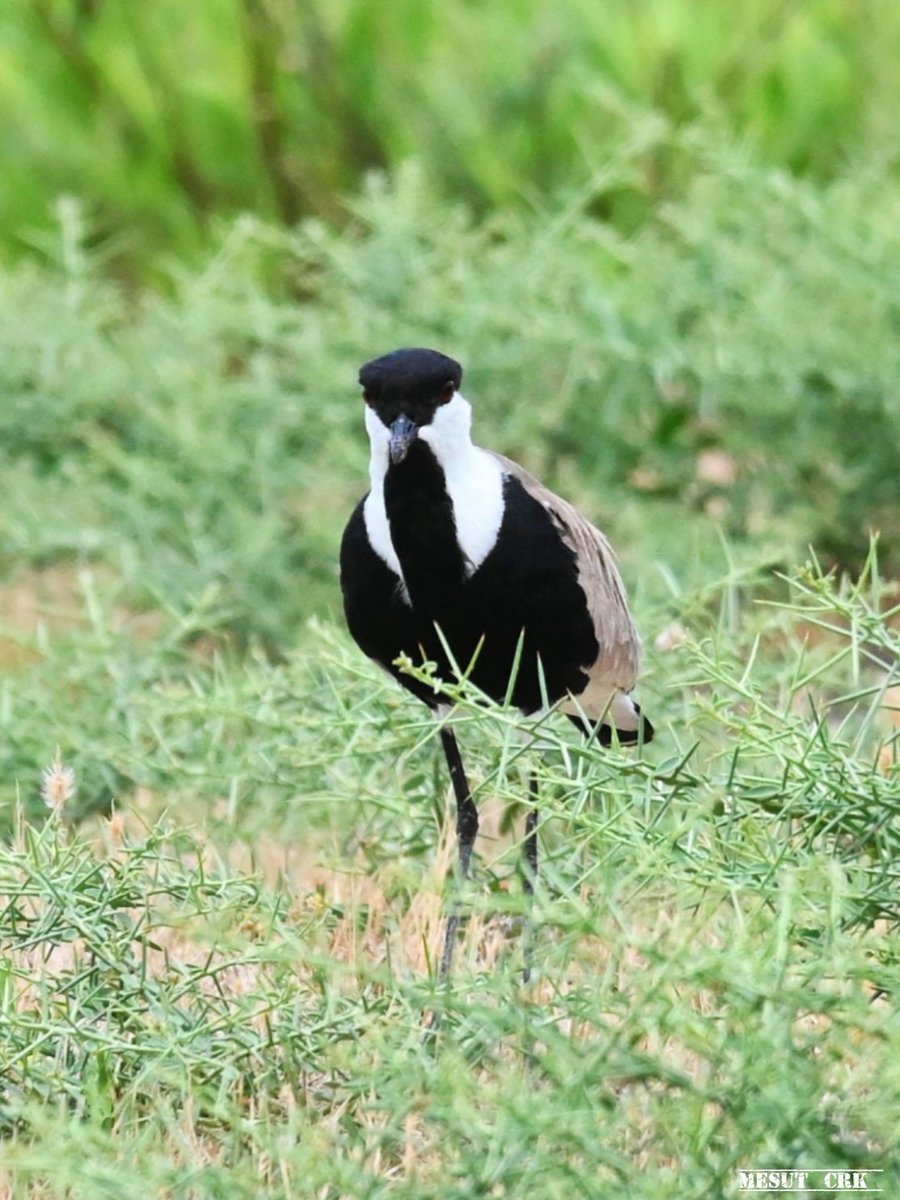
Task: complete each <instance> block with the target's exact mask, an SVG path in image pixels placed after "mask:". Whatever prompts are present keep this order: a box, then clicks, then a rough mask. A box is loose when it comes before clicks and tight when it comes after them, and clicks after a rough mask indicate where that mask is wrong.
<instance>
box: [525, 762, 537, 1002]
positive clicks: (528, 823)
mask: <svg viewBox="0 0 900 1200" xmlns="http://www.w3.org/2000/svg"><path fill="white" fill-rule="evenodd" d="M528 795H529V796H530V797H531V805H532V806H531V808H530V809H529V810H528V816H527V817H526V818H525V892H526V894H527V895H528V896H529V897H531V896H533V895H534V889H535V885H536V884H537V877H538V840H537V823H538V808H537V806H538V800H539V799H540V792H539V790H538V781H537V776H536V775H535V773H534V772H533V771H532V773H531V776H530V777H529V780H528ZM533 940H534V937H533V930H532V928H531V921H530V919H529V922H528V928H527V929H526V931H525V948H524V949H525V966H524V967H523V969H522V982H523V983H528V981H529V980H530V979H531V960H532V943H533Z"/></svg>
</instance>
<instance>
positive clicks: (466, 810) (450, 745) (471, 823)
mask: <svg viewBox="0 0 900 1200" xmlns="http://www.w3.org/2000/svg"><path fill="white" fill-rule="evenodd" d="M441 742H442V743H443V746H444V754H445V756H446V758H447V766H448V767H449V768H450V780H451V782H452V784H453V793H454V795H455V796H456V837H457V842H458V848H459V877H460V882H462V881H463V880H466V879H468V877H469V865H470V863H471V861H472V847H473V846H474V845H475V838H476V837H477V835H478V809H477V808H476V807H475V801H474V800H473V799H472V793H471V792H470V791H469V782H468V780H467V779H466V773H465V771H464V769H463V764H462V758H461V757H460V753H459V746H457V744H456V737H455V735H454V733H453V730H452V729H447V728H444V729H442V730H441ZM459 922H460V914H459V901H458V900H457V901H456V902H455V903H454V905H453V911H452V912H451V914H450V916H449V918H448V920H447V930H446V933H445V934H444V950H443V953H442V954H441V968H440V973H441V979H447V978H448V976H449V975H450V967H451V966H452V964H453V951H454V948H455V946H456V934H457V931H458V929H459Z"/></svg>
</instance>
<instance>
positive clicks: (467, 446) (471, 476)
mask: <svg viewBox="0 0 900 1200" xmlns="http://www.w3.org/2000/svg"><path fill="white" fill-rule="evenodd" d="M470 425H471V409H470V407H469V404H468V402H467V401H466V400H464V399H463V397H462V396H461V395H460V394H459V393H458V392H457V394H456V395H455V396H454V397H453V399H452V400H451V401H450V402H449V404H444V405H442V406H441V407H440V408H439V409H438V410H437V412H436V413H435V415H434V420H433V421H432V423H431V424H430V425H424V426H422V428H421V429H420V430H419V437H420V438H421V440H422V441H423V442H426V443H427V444H428V445H429V446H430V447H431V449H432V451H433V453H434V456H435V458H436V459H437V460H438V462H439V463H440V466H441V469H442V470H443V472H444V478H445V480H446V484H447V493H448V495H449V497H450V502H451V504H452V506H453V520H454V523H455V525H456V539H457V541H458V542H459V547H460V549H461V550H462V552H463V556H464V558H465V562H466V571H467V572H468V573H469V574H470V575H471V574H472V573H473V572H474V571H476V570H477V569H478V567H480V566H481V564H482V563H483V562H484V560H485V559H486V558H487V556H488V555H489V554H490V552H491V550H493V548H494V543H495V542H496V541H497V534H498V533H499V532H500V523H501V521H502V520H503V468H502V466H501V464H500V463H499V462H498V461H497V459H496V458H494V456H493V455H492V454H489V453H488V452H487V451H486V450H482V449H481V447H480V446H475V445H473V444H472V440H471V438H470V436H469V429H470ZM366 429H367V430H368V433H369V442H370V444H371V449H372V456H371V459H370V462H369V478H370V482H371V491H370V492H369V495H368V496H367V497H366V502H365V505H364V507H363V516H364V518H365V523H366V533H367V534H368V537H369V542H370V544H371V546H372V549H373V550H374V551H375V553H376V554H377V555H378V557H379V558H380V559H382V561H383V562H385V563H386V564H387V565H388V566H389V567H390V569H391V570H392V571H393V572H394V574H395V575H396V576H397V578H398V580H399V582H400V584H401V586H402V595H403V598H404V599H405V600H406V602H407V603H409V597H408V595H407V591H406V581H405V580H404V578H403V568H402V567H401V565H400V559H399V558H398V556H397V552H396V550H395V549H394V543H393V541H392V540H391V528H390V524H389V522H388V519H387V512H386V511H385V507H384V478H385V475H386V474H387V469H388V442H389V440H390V433H389V431H388V430H387V429H386V428H385V426H384V425H382V423H381V421H380V420H379V419H378V417H377V416H376V414H375V413H374V412H373V411H372V410H371V409H366Z"/></svg>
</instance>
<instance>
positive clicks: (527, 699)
mask: <svg viewBox="0 0 900 1200" xmlns="http://www.w3.org/2000/svg"><path fill="white" fill-rule="evenodd" d="M413 451H416V454H415V457H414V456H413ZM420 451H421V452H420ZM410 460H411V461H410ZM400 468H407V469H406V470H402V471H401V470H400ZM400 468H392V470H391V471H390V472H389V473H388V476H387V480H386V483H385V507H386V510H387V514H388V519H389V521H390V527H391V540H392V542H393V544H394V549H395V550H396V552H397V556H398V558H399V559H400V563H401V566H402V569H403V574H404V578H405V580H406V584H407V588H408V597H409V603H407V602H406V601H405V600H404V599H403V597H402V593H401V590H400V581H399V580H398V578H397V576H396V575H395V574H394V572H393V571H392V570H391V569H390V568H389V567H388V566H387V565H386V564H385V563H384V562H383V561H382V560H381V559H380V558H379V557H378V555H377V554H375V552H374V551H373V550H372V548H371V546H370V544H369V542H368V538H367V536H366V530H365V522H364V518H363V510H362V505H360V506H359V507H358V508H357V510H356V512H355V513H354V515H353V517H352V518H351V520H350V523H349V525H348V526H347V530H346V531H345V534H344V540H343V543H342V547H341V584H342V588H343V593H344V607H345V612H346V615H347V623H348V625H349V627H350V632H351V633H352V634H353V636H354V638H355V639H356V641H357V643H358V644H359V646H360V647H361V649H362V650H363V651H364V652H365V653H366V654H368V655H369V656H370V657H372V658H374V659H376V660H377V661H379V662H381V663H382V665H384V666H386V667H387V668H388V669H389V670H391V671H392V674H394V675H395V676H396V677H397V678H398V680H399V681H400V682H401V683H402V684H403V685H404V686H405V687H407V688H409V689H410V690H411V691H413V692H415V694H416V695H418V696H419V697H420V698H421V699H423V700H425V701H426V703H429V704H435V703H436V702H437V700H438V699H439V697H435V696H434V695H433V693H432V692H430V691H429V690H428V689H425V688H422V687H421V685H417V684H415V683H414V682H413V681H411V680H410V679H409V677H408V676H402V675H400V674H399V673H398V672H397V670H396V668H393V667H392V665H391V664H392V662H393V660H394V659H395V658H396V657H397V656H398V655H399V654H401V653H406V654H408V655H409V656H410V657H411V658H413V659H414V660H418V661H421V660H422V658H423V657H424V658H426V659H428V660H431V661H434V662H436V663H437V665H438V674H439V675H440V676H442V677H444V678H452V676H453V671H452V666H451V664H450V662H449V661H448V658H447V655H446V653H445V651H444V648H443V645H442V640H441V637H439V636H438V634H437V632H436V630H435V623H437V624H438V625H439V626H440V629H441V632H442V634H443V638H444V639H445V640H446V643H447V645H448V646H449V647H450V649H451V651H452V654H453V658H454V659H455V661H456V663H457V664H458V665H459V667H460V668H461V669H463V670H466V671H467V672H468V674H469V677H470V678H471V680H472V682H473V683H474V684H476V686H477V687H479V688H480V689H481V690H482V691H483V692H485V693H487V694H488V695H489V696H491V697H493V698H494V699H496V700H503V699H505V698H506V697H507V695H509V697H510V699H511V701H512V703H514V704H515V705H517V706H518V707H520V708H522V709H523V710H524V711H526V712H530V711H534V710H535V709H537V708H540V707H541V706H542V704H543V703H544V702H545V701H549V702H550V703H552V702H554V701H555V700H558V699H559V698H560V697H562V696H563V695H565V693H566V692H567V691H571V692H574V693H576V694H577V693H578V692H580V691H582V690H583V688H584V687H585V685H586V683H587V676H586V674H585V670H584V668H585V667H587V666H589V665H590V664H591V663H592V662H593V661H594V660H595V659H596V656H597V653H598V645H597V640H596V637H595V635H594V628H593V622H592V620H591V617H590V614H589V612H588V608H587V600H586V597H585V595H584V592H583V591H582V589H581V586H580V584H579V583H578V571H577V564H576V562H575V556H574V554H573V552H572V551H571V550H570V549H569V547H567V546H566V545H565V543H564V542H563V541H562V540H561V538H560V536H559V534H558V532H557V529H556V527H555V525H554V524H553V521H552V520H551V518H550V516H549V514H548V513H547V512H546V510H545V509H544V508H543V506H542V505H541V504H540V503H539V502H538V501H536V500H535V499H534V498H533V497H532V496H530V495H529V494H528V492H526V491H525V489H524V488H523V487H522V485H521V484H520V483H519V482H518V480H516V479H513V478H507V479H506V480H505V481H504V492H503V497H504V515H503V520H502V523H501V526H500V530H499V533H498V535H497V540H496V543H495V545H494V548H493V549H492V550H491V551H490V553H489V554H488V555H487V557H486V558H485V559H484V561H483V562H482V563H481V564H480V566H479V567H478V568H477V570H475V571H474V572H471V573H469V572H468V571H467V570H466V563H465V560H464V557H463V554H462V551H461V550H460V547H459V544H458V542H457V540H456V527H455V523H454V520H453V508H452V504H451V502H450V499H449V497H448V495H447V491H446V486H445V481H444V476H443V472H442V471H441V469H440V467H439V465H438V464H437V462H436V460H435V459H434V457H433V455H432V454H431V451H430V450H429V449H428V447H426V446H424V445H421V446H413V447H411V450H410V454H409V455H408V456H407V459H406V460H404V462H403V463H402V464H400ZM520 642H521V652H520ZM517 656H518V667H517V669H516V672H515V679H514V681H513V685H512V690H511V692H510V678H511V675H512V673H513V670H514V668H515V666H516V660H517Z"/></svg>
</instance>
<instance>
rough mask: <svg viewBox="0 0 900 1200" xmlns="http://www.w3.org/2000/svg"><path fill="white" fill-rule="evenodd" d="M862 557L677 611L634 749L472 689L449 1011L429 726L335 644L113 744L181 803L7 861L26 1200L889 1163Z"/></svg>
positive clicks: (39, 839) (6, 1096) (883, 684)
mask: <svg viewBox="0 0 900 1200" xmlns="http://www.w3.org/2000/svg"><path fill="white" fill-rule="evenodd" d="M872 565H873V570H872V571H871V572H870V574H869V576H868V578H867V579H866V580H865V581H864V583H863V584H862V586H860V587H859V588H857V589H853V590H850V589H841V590H835V587H834V585H833V583H831V582H829V581H828V580H825V579H823V578H821V577H820V576H818V575H817V574H816V573H815V572H814V571H813V572H808V573H806V574H804V575H802V576H799V577H798V578H796V579H795V580H794V581H793V583H792V588H791V594H790V597H789V599H788V600H787V602H786V603H785V604H782V605H778V606H765V605H764V606H759V605H753V604H751V603H747V602H745V601H744V600H742V599H741V598H740V594H739V593H738V594H737V595H735V594H729V592H730V591H733V589H729V588H728V587H727V586H726V587H723V588H722V589H721V590H720V592H719V596H720V597H721V599H722V601H723V603H722V605H721V607H720V609H719V611H718V612H715V611H713V610H712V609H711V607H710V603H709V596H706V597H705V598H704V599H703V601H702V603H700V604H695V603H693V602H692V603H689V604H686V605H685V606H684V608H683V609H682V611H680V612H679V614H678V615H679V618H680V620H681V621H682V629H683V639H684V640H683V641H682V642H681V644H680V645H679V646H678V647H677V648H674V649H671V650H659V651H654V652H653V653H652V654H651V662H650V667H649V671H648V678H647V682H646V685H645V689H644V698H645V700H646V702H647V703H648V705H650V706H652V707H653V711H654V715H660V716H662V717H663V719H664V722H663V723H664V724H665V725H666V726H667V729H666V732H664V733H663V735H662V737H661V739H660V744H659V745H658V747H655V748H654V750H653V752H652V753H651V752H650V751H647V752H646V753H645V754H644V755H643V757H641V758H637V757H635V756H634V755H631V754H629V753H627V752H618V751H611V752H608V753H599V752H597V751H596V750H594V749H591V748H589V747H584V746H583V745H581V743H579V742H578V741H577V740H576V741H573V740H571V739H570V738H569V735H568V734H567V733H566V732H565V731H564V730H563V728H562V726H561V725H560V726H557V725H556V724H554V723H552V722H551V723H549V724H548V723H546V722H545V723H543V724H542V726H541V728H540V730H539V733H540V739H541V745H542V749H541V750H540V751H539V752H538V751H535V750H532V749H529V748H528V745H527V742H526V743H525V744H524V745H523V742H522V739H521V737H520V736H519V731H520V730H521V725H522V722H521V720H519V719H518V718H516V717H515V715H514V714H512V713H505V712H503V711H498V710H493V711H491V712H490V713H487V714H486V713H485V712H484V711H483V710H482V709H481V707H480V705H479V704H478V703H477V702H476V700H475V699H474V698H468V697H466V695H465V694H464V693H462V694H461V695H460V698H459V707H458V712H457V716H456V718H455V720H456V722H457V725H458V726H459V729H458V732H459V736H460V737H461V738H462V740H463V743H464V745H465V746H466V750H467V754H468V756H469V758H470V761H471V764H472V769H473V776H474V779H475V781H476V785H477V789H478V797H479V801H480V803H481V806H482V809H483V812H484V814H485V828H484V833H483V835H482V838H481V841H480V844H479V861H478V868H477V871H476V878H475V884H474V885H473V887H472V889H471V891H470V894H469V896H468V898H467V904H469V905H470V906H471V909H472V911H473V917H472V919H471V920H470V923H469V928H468V931H467V936H466V946H465V952H464V954H463V956H462V959H461V963H460V968H459V971H458V974H457V976H456V978H455V980H454V982H453V986H452V987H451V988H450V989H449V990H448V991H446V992H444V991H443V990H441V989H439V988H438V987H437V986H436V983H435V980H434V976H433V955H434V953H435V949H436V946H437V944H438V940H439V925H440V911H441V877H442V875H443V874H444V872H445V871H446V870H447V865H448V863H449V861H450V860H451V856H452V851H453V846H452V836H451V833H450V825H451V821H450V818H449V817H448V816H447V815H446V814H445V812H444V802H443V796H442V795H441V794H442V793H447V792H448V789H447V788H446V786H444V781H443V779H442V776H441V775H440V771H439V763H438V748H437V746H436V744H435V743H436V739H435V733H434V729H433V728H432V726H431V722H430V720H429V718H428V717H427V716H426V715H425V714H424V713H423V712H421V711H420V710H419V708H418V706H416V705H415V703H414V702H412V701H407V700H406V699H404V698H402V697H400V696H398V694H397V692H396V689H395V688H394V687H393V686H392V684H391V683H390V681H389V680H386V679H382V678H381V677H380V676H379V675H378V674H376V673H375V671H374V670H373V669H371V668H370V667H368V666H366V665H364V664H361V663H360V661H359V659H358V657H357V656H356V654H355V652H354V651H353V649H352V648H351V647H350V646H349V644H348V642H347V639H346V637H345V636H344V635H343V634H339V633H337V632H336V631H333V630H329V629H326V628H325V627H321V628H319V629H317V630H316V635H317V637H316V640H317V643H318V647H319V648H318V650H317V651H315V652H311V653H307V654H304V655H303V656H302V657H298V658H297V659H294V660H292V661H290V662H287V663H284V664H282V665H271V664H267V663H265V662H263V661H257V662H255V663H254V662H246V663H244V665H243V666H239V665H238V664H234V665H232V666H231V667H230V668H228V669H226V666H225V664H223V663H218V664H209V663H203V662H197V661H196V660H195V659H193V658H191V656H190V655H189V656H188V659H189V664H190V665H186V667H185V670H186V671H187V673H188V675H189V678H190V685H189V686H183V687H178V686H176V685H175V684H174V683H173V682H172V681H171V680H170V682H169V686H168V687H166V688H162V687H155V688H151V689H149V691H148V692H147V694H146V697H145V701H144V705H143V709H142V710H140V711H138V712H136V714H135V720H134V723H133V725H134V728H133V734H132V736H133V738H134V742H133V743H132V744H131V745H129V742H128V737H127V735H124V736H121V737H120V742H121V745H122V749H121V751H120V752H121V753H122V754H123V755H124V756H125V757H128V756H129V755H130V754H135V756H136V755H137V754H138V753H139V754H140V755H141V757H142V758H143V761H144V766H145V770H146V771H147V772H148V773H151V774H152V773H154V772H156V771H159V772H160V776H159V778H160V779H165V783H164V784H162V785H161V786H157V787H155V788H154V787H151V786H150V785H149V784H146V783H145V784H144V785H142V786H141V788H140V789H139V791H138V792H137V793H135V794H134V795H132V796H131V797H127V798H126V797H122V800H121V802H120V806H119V807H118V808H117V811H116V812H115V813H114V815H113V816H112V817H106V818H103V817H101V818H94V819H93V820H92V821H90V822H88V823H87V824H86V825H83V826H82V827H81V828H80V830H78V831H76V830H73V829H72V828H71V827H70V825H69V823H68V814H67V813H66V812H65V811H53V812H51V814H50V816H49V819H48V820H47V821H45V823H44V824H43V825H42V826H41V827H40V828H39V829H38V828H34V827H32V826H29V825H27V824H21V823H20V824H19V825H18V826H17V829H16V831H15V833H14V836H13V837H12V839H11V840H10V841H9V842H8V843H6V844H5V846H4V847H3V849H2V852H0V877H2V885H3V892H4V894H5V897H6V905H5V908H4V910H3V914H2V918H0V932H2V938H3V941H4V944H5V946H6V948H7V950H6V955H5V958H4V967H3V986H2V989H0V994H2V999H3V1018H2V1019H3V1047H4V1050H3V1058H4V1063H3V1066H4V1070H3V1087H2V1102H0V1117H2V1121H3V1124H4V1128H5V1131H6V1141H5V1153H4V1167H3V1171H4V1172H5V1175H4V1176H3V1177H4V1178H5V1180H6V1186H7V1188H8V1190H9V1194H10V1195H16V1196H19V1195H33V1196H62V1195H66V1196H72V1197H78V1196H81V1195H84V1196H87V1195H109V1196H112V1195H119V1196H126V1197H127V1196H132V1195H134V1196H143V1195H147V1194H158V1193H162V1192H165V1191H168V1193H169V1194H171V1195H176V1196H182V1195H183V1196H207V1195H208V1196H213V1195H218V1194H227V1195H229V1196H242V1195H247V1196H251V1195H260V1194H265V1195H273V1196H292V1195H297V1196H300V1195H309V1194H317V1195H322V1196H342V1195H354V1196H356V1195H380V1194H382V1193H384V1194H387V1193H388V1192H389V1193H391V1194H399V1195H410V1196H431V1195H434V1196H438V1195H440V1196H446V1195H450V1196H460V1197H463V1196H475V1195H481V1194H484V1192H485V1190H488V1191H490V1190H492V1189H493V1190H494V1192H495V1194H499V1195H506V1194H509V1195H513V1194H521V1191H522V1190H523V1189H527V1190H529V1192H532V1191H533V1192H534V1193H535V1194H536V1195H539V1196H556V1195H562V1194H572V1192H574V1193H575V1194H585V1195H592V1194H596V1189H597V1188H598V1187H616V1188H619V1189H625V1190H627V1192H628V1194H633V1195H646V1196H648V1197H649V1196H666V1195H671V1196H698V1197H700V1196H706V1195H709V1194H732V1192H733V1190H734V1186H735V1180H736V1170H737V1167H738V1166H742V1167H747V1166H752V1165H758V1164H762V1165H766V1164H773V1163H778V1164H781V1163H783V1162H790V1163H791V1164H796V1165H798V1166H822V1165H825V1164H827V1165H829V1166H831V1167H837V1166H846V1167H851V1168H859V1167H865V1166H868V1167H873V1166H884V1167H889V1166H890V1164H891V1162H892V1158H893V1155H895V1154H896V1151H897V1143H896V1130H897V1128H898V1116H900V1112H898V1101H897V1097H898V1091H897V1087H896V1079H895V1078H894V1076H895V1071H894V1066H893V1064H894V1062H895V1061H896V1051H897V1040H898V1037H900V1028H898V1024H897V1021H896V1018H895V1014H894V1011H893V1005H892V1003H891V1000H890V997H891V995H892V994H893V992H894V990H895V988H896V986H897V970H898V959H897V936H896V889H897V882H898V880H897V865H896V862H897V845H896V841H897V823H896V817H897V805H898V799H897V797H898V790H897V779H896V777H897V772H898V770H900V764H898V762H897V751H896V747H897V737H898V734H897V716H898V709H897V692H896V685H895V684H893V683H892V680H893V679H894V678H895V677H894V676H893V675H892V673H891V670H886V669H885V667H884V665H883V663H884V661H885V658H886V657H887V656H888V655H889V656H890V657H891V660H892V661H896V654H897V649H898V646H897V635H896V632H895V630H894V629H893V621H894V616H895V614H896V604H895V608H894V610H893V612H890V611H889V612H888V613H887V614H885V613H883V609H884V603H885V598H886V597H885V589H884V588H883V586H882V585H881V584H880V582H879V580H878V578H877V575H876V574H875V572H874V560H873V564H872ZM887 590H888V591H890V589H887ZM694 599H696V598H694ZM704 613H705V616H703V615H701V614H704ZM754 647H755V650H754ZM96 654H97V662H98V665H99V662H100V661H102V660H103V659H104V658H108V657H109V649H108V647H99V646H98V647H97V650H96ZM146 656H147V652H146V650H143V652H142V657H146ZM891 687H893V688H894V690H893V691H892V692H891V691H889V688H891ZM186 726H190V727H193V729H194V730H196V731H197V733H198V734H199V733H202V736H201V737H198V736H196V735H195V736H194V738H193V739H192V745H190V746H186V745H185V744H184V742H183V740H182V737H181V736H180V734H181V733H182V731H183V730H184V729H185V727H186ZM147 731H152V732H153V741H154V743H155V744H154V745H153V746H152V747H148V746H147V742H146V737H147ZM892 731H893V733H892ZM526 762H527V763H528V764H532V765H536V766H537V769H538V771H539V773H540V776H541V787H542V792H543V796H544V803H543V808H542V812H543V821H542V826H541V839H542V847H543V856H544V871H545V874H544V883H543V884H542V887H541V891H540V895H539V898H538V901H537V906H536V921H537V934H536V938H537V952H536V953H537V962H538V978H537V981H536V983H535V984H533V985H532V986H530V987H529V988H525V989H523V987H522V985H521V982H520V978H519V967H520V963H521V942H520V939H519V938H518V937H517V936H516V934H515V929H516V926H517V922H518V918H519V916H520V915H521V914H522V912H523V897H522V892H521V887H520V882H519V875H518V858H519V852H520V846H519V843H518V839H519V837H521V819H520V820H519V821H518V822H517V823H516V824H515V825H514V826H513V827H507V825H506V824H505V822H504V820H503V817H502V812H503V808H504V806H505V805H506V804H512V805H513V807H514V809H516V810H517V811H519V812H521V808H520V806H519V802H520V800H521V796H522V795H523V786H522V770H523V764H524V763H526ZM438 779H440V782H439V783H437V787H436V782H437V780H438ZM76 780H78V771H77V770H76ZM436 793H437V795H438V798H437V799H436ZM216 797H217V798H216ZM23 799H24V797H23ZM32 799H34V797H32ZM433 1008H438V1009H439V1010H440V1011H442V1012H443V1013H444V1023H443V1026H442V1034H441V1036H440V1039H439V1041H438V1043H437V1045H436V1047H435V1048H434V1049H433V1050H432V1051H428V1050H427V1049H426V1046H425V1044H424V1043H423V1024H424V1020H425V1018H426V1015H427V1013H428V1012H429V1011H431V1010H432V1009H433ZM136 1169H138V1170H139V1176H135V1170H136ZM888 1178H890V1177H887V1178H886V1179H885V1182H886V1183H887V1181H888Z"/></svg>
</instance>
